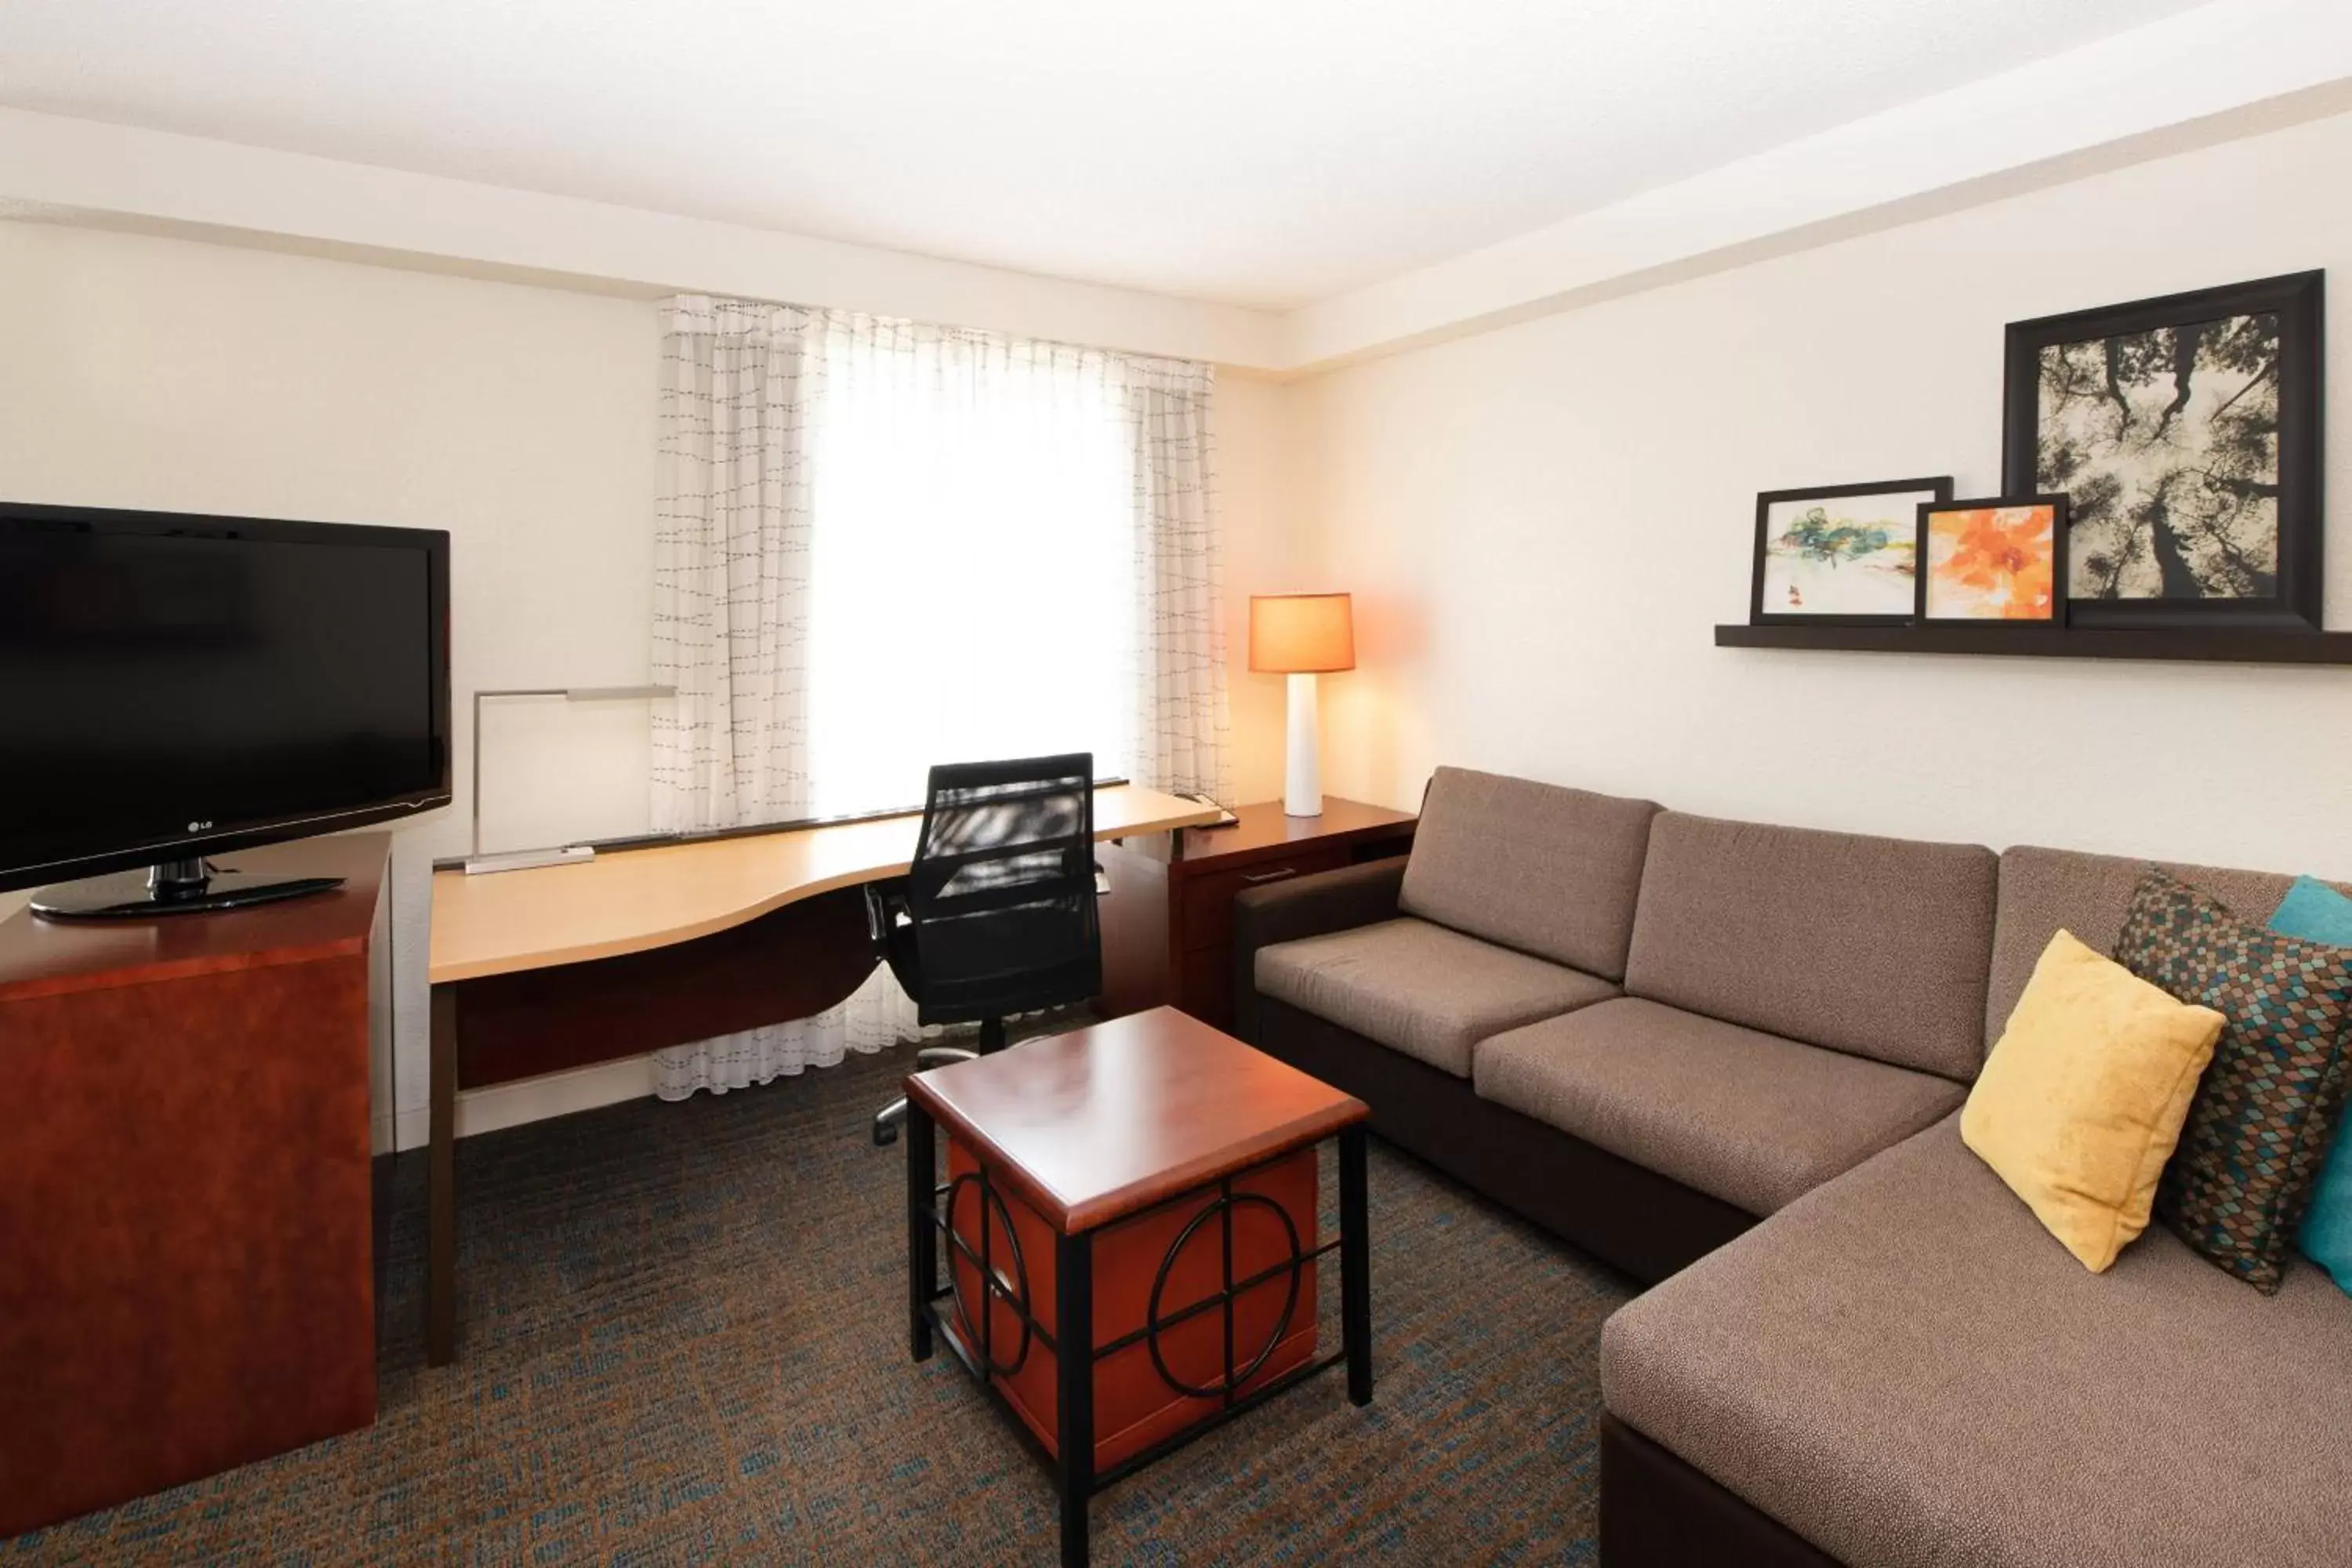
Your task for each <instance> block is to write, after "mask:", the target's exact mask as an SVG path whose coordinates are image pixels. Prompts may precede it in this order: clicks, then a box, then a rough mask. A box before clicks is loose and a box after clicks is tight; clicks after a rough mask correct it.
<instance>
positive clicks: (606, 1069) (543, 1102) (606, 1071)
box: [376, 1056, 654, 1149]
mask: <svg viewBox="0 0 2352 1568" xmlns="http://www.w3.org/2000/svg"><path fill="white" fill-rule="evenodd" d="M653 1091H654V1058H652V1057H651V1056H642V1057H620V1058H615V1059H614V1060H612V1061H609V1062H598V1063H596V1064H595V1065H594V1066H593V1067H584V1068H572V1069H571V1070H570V1071H568V1072H554V1073H548V1074H546V1075H545V1076H544V1077H541V1078H527V1079H520V1080H519V1081H517V1082H514V1083H499V1084H492V1085H490V1086H489V1087H488V1088H487V1089H467V1090H465V1091H464V1092H463V1093H461V1094H459V1095H458V1096H457V1136H458V1137H460V1138H470V1137H472V1136H473V1135H474V1134H475V1133H477V1132H496V1131H499V1130H500V1129H501V1128H507V1127H520V1126H521V1125H522V1124H523V1123H524V1122H526V1121H545V1120H546V1119H547V1118H549V1117H551V1116H569V1115H571V1114H572V1112H573V1111H575V1110H595V1109H596V1108H597V1107H599V1106H604V1105H618V1104H619V1103H621V1101H623V1100H641V1099H643V1098H644V1097H645V1096H646V1095H649V1094H651V1093H652V1092H653ZM432 1128H433V1123H432V1115H431V1113H430V1112H429V1111H428V1110H426V1109H425V1107H424V1106H421V1105H420V1106H415V1107H414V1108H412V1109H409V1110H403V1111H402V1112H401V1113H400V1116H399V1119H398V1123H397V1126H396V1129H395V1131H396V1132H397V1135H398V1146H399V1147H400V1148H403V1149H421V1148H423V1147H424V1146H425V1142H427V1140H428V1139H430V1137H431V1136H432ZM385 1131H386V1129H385V1128H384V1127H383V1124H382V1123H381V1122H379V1123H378V1124H377V1129H376V1141H377V1146H378V1147H379V1148H382V1147H383V1145H384V1132H385Z"/></svg>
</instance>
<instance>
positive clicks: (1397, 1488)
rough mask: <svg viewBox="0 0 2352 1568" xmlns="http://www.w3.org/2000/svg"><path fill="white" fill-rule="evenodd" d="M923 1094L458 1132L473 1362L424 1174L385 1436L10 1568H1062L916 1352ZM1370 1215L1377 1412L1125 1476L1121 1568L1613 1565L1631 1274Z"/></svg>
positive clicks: (1350, 1414)
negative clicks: (427, 1216) (875, 1143)
mask: <svg viewBox="0 0 2352 1568" xmlns="http://www.w3.org/2000/svg"><path fill="white" fill-rule="evenodd" d="M904 1067H905V1064H904V1060H903V1058H901V1057H899V1056H898V1054H896V1053H892V1054H887V1055H885V1056H883V1057H879V1058H852V1059H851V1060H850V1061H849V1062H848V1063H847V1064H845V1065H844V1066H842V1067H839V1068H832V1069H829V1070H826V1071H823V1072H814V1073H810V1074H808V1075H807V1076H805V1077H803V1078H799V1079H788V1080H785V1081H783V1082H781V1083H778V1084H776V1085H773V1086H771V1087H770V1088H767V1089H754V1090H751V1091H750V1092H748V1093H739V1094H734V1095H730V1096H727V1097H725V1098H723V1099H716V1100H714V1099H711V1098H709V1097H707V1096H706V1097H699V1098H698V1099H696V1100H692V1101H690V1102H688V1103H687V1104H685V1105H661V1104H657V1103H656V1102H654V1101H651V1100H640V1101H636V1102H635V1103H631V1104H627V1105H621V1106H615V1107H614V1108H612V1109H610V1110H600V1111H593V1112H590V1113H587V1114H584V1115H579V1116H572V1117H567V1118H564V1119H562V1120H560V1121H546V1122H540V1123H537V1124H535V1125H532V1126H529V1127H523V1128H518V1129H515V1130H513V1131H507V1132H500V1133H494V1134H489V1135H487V1136H484V1137H479V1138H473V1139H468V1140H467V1141H466V1142H463V1143H461V1144H460V1145H459V1146H458V1173H459V1178H460V1181H461V1182H462V1184H463V1188H462V1190H463V1194H464V1196H463V1200H462V1205H461V1215H462V1219H461V1234H460V1245H461V1247H462V1248H463V1258H464V1262H463V1269H464V1273H463V1279H464V1291H465V1294H464V1303H465V1306H464V1328H463V1338H462V1340H461V1352H460V1359H459V1361H458V1363H457V1365H455V1366H453V1367H446V1368H441V1369H437V1370H427V1369H426V1368H425V1364H424V1347H423V1342H422V1337H421V1332H420V1330H419V1326H418V1298H419V1292H420V1289H421V1283H422V1249H421V1241H422V1236H421V1233H422V1229H423V1219H424V1213H423V1203H422V1193H421V1187H422V1182H423V1175H424V1165H423V1161H422V1159H421V1157H417V1156H410V1157H406V1158H404V1160H403V1161H402V1162H401V1168H400V1169H399V1170H398V1172H397V1173H396V1175H395V1179H394V1205H395V1206H394V1210H393V1220H392V1226H391V1234H390V1241H389V1246H388V1248H387V1260H386V1265H385V1272H386V1275H387V1282H386V1293H387V1299H386V1300H385V1302H384V1310H383V1337H382V1352H381V1353H382V1363H381V1364H382V1383H381V1388H382V1405H383V1412H382V1415H381V1417H380V1419H379V1420H378V1422H377V1424H376V1425H375V1426H373V1428H371V1429H370V1430H368V1431H365V1432H361V1433H355V1434H353V1435H352V1436H348V1437H343V1438H339V1439H337V1440H335V1441H332V1442H327V1443H321V1444H318V1445H315V1446H314V1447H310V1448H306V1449H303V1450H301V1451H299V1452H298V1453H294V1454H289V1455H287V1456H285V1457H283V1458H278V1459H274V1460H270V1461H268V1462H266V1463H263V1464H257V1465H252V1466H248V1467H247V1468H243V1469H240V1470H236V1471H233V1472H231V1473H230V1474H228V1475H225V1476H220V1477H215V1478H214V1479H210V1480H206V1481H202V1482H198V1483H196V1484H194V1485H192V1486H187V1487H183V1488H180V1489H176V1490H174V1491H171V1492H167V1493H164V1494H163V1495H161V1496H158V1497H153V1498H148V1499H145V1500H141V1501H138V1502H133V1503H130V1504H127V1505H125V1506H123V1507H121V1508H118V1509H112V1510H107V1511H104V1512H100V1513H97V1514H92V1515H89V1516H88V1517H86V1518H83V1519H80V1520H77V1521H72V1522H70V1523H68V1524H65V1525H61V1526H58V1527H57V1528H55V1529H52V1530H48V1531H39V1532H37V1533H35V1534H32V1535H26V1536H22V1537H19V1538H17V1539H16V1540H14V1541H9V1542H0V1563H5V1564H15V1563H426V1562H431V1563H534V1564H538V1563H627V1564H655V1563H728V1562H750V1563H851V1564H866V1563H956V1564H961V1565H977V1564H997V1563H1006V1564H1026V1563H1041V1564H1042V1563H1052V1562H1054V1561H1055V1529H1054V1511H1053V1508H1054V1502H1053V1494H1052V1491H1051V1489H1049V1487H1048V1486H1047V1484H1046V1482H1045V1478H1044V1476H1043V1474H1042V1473H1041V1472H1040V1471H1039V1470H1038V1469H1037V1468H1036V1466H1035V1463H1034V1460H1032V1459H1031V1458H1030V1457H1029V1456H1028V1454H1027V1452H1026V1451H1025V1450H1024V1448H1023V1447H1020V1446H1019V1444H1018V1443H1016V1441H1015V1440H1014V1439H1013V1437H1012V1436H1011V1435H1010V1434H1009V1433H1008V1432H1006V1431H1004V1430H1003V1428H1002V1427H1001V1426H999V1424H998V1421H999V1418H998V1417H997V1416H996V1415H994V1414H993V1413H992V1410H991V1409H990V1407H989V1406H988V1405H985V1404H984V1403H983V1401H982V1396H981V1394H979V1392H978V1391H977V1390H976V1389H974V1388H973V1387H972V1386H971V1384H970V1383H969V1382H968V1381H967V1380H966V1378H965V1377H964V1375H963V1373H962V1372H961V1369H960V1368H958V1367H957V1366H956V1364H955V1363H954V1361H953V1360H952V1358H950V1357H949V1356H947V1355H945V1354H941V1355H940V1356H938V1357H935V1358H934V1359H933V1360H932V1361H930V1362H929V1363H926V1364H924V1365H922V1366H917V1365H915V1364H913V1363H910V1362H909V1361H908V1359H907V1353H906V1343H905V1337H904V1332H905V1331H904V1320H903V1316H902V1314H903V1311H904V1302H905V1295H904V1292H905V1289H906V1287H905V1274H904V1264H903V1260H902V1251H903V1247H904V1240H903V1237H904V1234H905V1233H904V1231H903V1229H902V1228H901V1220H900V1208H899V1202H900V1194H901V1193H902V1192H903V1190H904V1189H903V1186H902V1182H903V1169H904V1167H903V1165H902V1163H901V1159H902V1155H901V1152H900V1151H899V1150H898V1149H892V1150H889V1151H887V1152H886V1151H882V1150H877V1149H875V1148H874V1147H872V1146H871V1144H870V1143H868V1142H867V1140H866V1118H867V1116H868V1115H869V1114H870V1113H871V1111H872V1110H873V1109H874V1107H875V1106H876V1105H877V1103H879V1102H880V1101H881V1100H884V1099H886V1098H887V1096H888V1094H889V1093H890V1092H891V1090H892V1089H893V1086H894V1084H895V1082H896V1080H897V1079H898V1076H899V1075H900V1073H902V1072H903V1071H904ZM1330 1188H1331V1182H1330V1180H1329V1172H1328V1169H1327V1172H1326V1182H1325V1191H1326V1194H1327V1202H1328V1194H1329V1192H1330ZM1371 1202H1372V1222H1373V1254H1372V1290H1373V1297H1372V1304H1373V1314H1374V1321H1375V1324H1376V1338H1377V1360H1376V1362H1375V1368H1376V1373H1377V1375H1378V1378H1379V1387H1378V1391H1377V1394H1376V1397H1375V1399H1374V1402H1373V1404H1372V1405H1371V1407H1370V1409H1368V1410H1357V1409H1355V1408H1353V1407H1352V1406H1350V1405H1349V1404H1348V1403H1347V1397H1346V1388H1345V1380H1344V1374H1343V1373H1338V1372H1333V1373H1326V1374H1324V1376H1323V1377H1321V1378H1319V1379H1318V1380H1316V1381H1315V1382H1313V1383H1311V1384H1307V1386H1305V1387H1303V1388H1300V1389H1297V1390H1293V1391H1292V1392H1290V1393H1289V1394H1285V1395H1284V1396H1283V1397H1282V1398H1280V1399H1278V1400H1276V1401H1274V1402H1273V1403H1271V1404H1269V1405H1265V1406H1264V1407H1262V1408H1261V1409H1259V1410H1258V1411H1256V1412H1255V1413H1253V1414H1252V1415H1248V1416H1246V1417H1244V1419H1242V1420H1240V1421H1237V1422H1235V1423H1234V1424H1232V1425H1230V1426H1227V1427H1225V1428H1224V1429H1223V1430H1222V1431H1220V1432H1218V1433H1216V1434H1213V1435H1212V1436H1209V1437H1207V1438H1205V1439H1204V1440H1202V1442H1199V1443H1196V1444H1194V1445H1193V1446H1192V1447H1189V1448H1187V1449H1184V1450H1182V1451H1181V1452H1180V1453H1179V1454H1177V1455H1176V1456H1175V1457H1174V1458H1171V1459H1168V1460H1166V1461H1164V1462H1162V1463H1161V1464H1160V1465H1159V1466H1156V1467H1154V1468H1150V1469H1147V1470H1145V1471H1143V1472H1142V1473H1141V1474H1139V1475H1138V1476H1136V1477H1134V1478H1132V1479H1129V1480H1128V1481H1126V1482H1124V1483H1122V1484H1121V1485H1119V1486H1118V1487H1117V1488H1115V1489H1112V1490H1110V1491H1109V1492H1107V1493H1105V1494H1104V1495H1103V1496H1101V1497H1099V1498H1097V1500H1096V1501H1095V1504H1094V1510H1093V1520H1094V1531H1095V1542H1096V1548H1095V1561H1096V1562H1097V1563H1102V1564H1106V1565H1110V1564H1129V1563H1134V1564H1155V1565H1158V1564H1193V1563H1200V1564H1205V1563H1290V1564H1297V1563H1448V1564H1451V1563H1590V1562H1591V1561H1593V1560H1594V1551H1593V1544H1592V1531H1593V1500H1594V1492H1595V1485H1596V1479H1597V1477H1596V1448H1595V1444H1594V1438H1593V1433H1592V1423H1593V1420H1594V1416H1595V1413H1596V1412H1597V1410H1598V1409H1599V1405H1600V1394H1599V1388H1598V1385H1597V1382H1596V1374H1595V1347H1596V1345H1597V1343H1598V1337H1599V1331H1600V1325H1601V1319H1602V1318H1604V1317H1606V1316H1607V1315H1608V1314H1609V1312H1610V1311H1611V1310H1613V1309H1614V1308H1615V1307H1616V1306H1617V1304H1618V1303H1619V1302H1620V1301H1621V1300H1623V1299H1624V1297H1625V1295H1626V1293H1627V1289H1628V1288H1627V1286H1626V1283H1625V1282H1624V1281H1623V1280H1622V1279H1619V1278H1618V1277H1616V1276H1615V1275H1613V1274H1611V1273H1610V1272H1608V1271H1607V1270H1605V1269H1603V1268H1601V1267H1600V1266H1598V1265H1596V1264H1593V1263H1591V1262H1590V1261H1588V1260H1586V1259H1584V1258H1582V1257H1580V1255H1578V1254H1576V1253H1573V1252H1571V1251H1570V1250H1569V1249H1567V1248H1565V1247H1560V1246H1559V1245H1557V1244H1555V1243H1552V1242H1550V1241H1549V1240H1547V1239H1545V1238H1544V1237H1541V1236H1539V1235H1538V1233H1536V1232H1534V1231H1533V1230H1531V1229H1529V1228H1528V1227H1527V1226H1522V1225H1520V1224H1518V1223H1517V1221H1515V1220H1512V1219H1510V1218H1508V1217H1507V1216H1506V1215H1502V1214H1501V1213H1500V1212H1499V1211H1497V1210H1496V1209H1494V1208H1492V1207H1490V1206H1488V1205H1486V1204H1484V1203H1483V1202H1481V1201H1480V1200H1478V1199H1476V1198H1474V1197H1472V1196H1470V1195H1468V1194H1465V1193H1464V1192H1463V1191H1461V1190H1460V1189H1458V1188H1456V1187H1454V1186H1453V1185H1452V1184H1449V1183H1448V1182H1446V1181H1445V1180H1444V1179H1443V1178H1441V1177H1439V1176H1437V1175H1435V1174H1433V1173H1431V1172H1430V1171H1429V1170H1427V1169H1426V1168H1425V1167H1423V1166H1421V1165H1419V1164H1417V1163H1414V1162H1412V1161H1411V1160H1409V1159H1407V1158H1405V1157H1403V1156H1402V1155H1399V1154H1397V1153H1395V1152H1392V1151H1390V1150H1388V1149H1387V1148H1385V1147H1384V1146H1382V1145H1381V1144H1379V1143H1378V1142H1375V1144H1374V1146H1373V1151H1372V1162H1371ZM1327 1223H1328V1221H1327ZM1321 1295H1322V1297H1323V1300H1325V1301H1326V1302H1327V1303H1331V1304H1333V1305H1334V1306H1336V1299H1337V1297H1338V1295H1339V1292H1338V1291H1337V1290H1336V1289H1331V1290H1328V1291H1325V1292H1322V1293H1321ZM1324 1329H1325V1332H1326V1334H1327V1335H1328V1339H1327V1341H1326V1342H1327V1343H1328V1344H1331V1345H1335V1346H1336V1345H1337V1343H1338V1342H1339V1341H1338V1325H1337V1322H1336V1318H1335V1316H1334V1315H1331V1314H1329V1313H1327V1317H1326V1320H1325V1324H1324Z"/></svg>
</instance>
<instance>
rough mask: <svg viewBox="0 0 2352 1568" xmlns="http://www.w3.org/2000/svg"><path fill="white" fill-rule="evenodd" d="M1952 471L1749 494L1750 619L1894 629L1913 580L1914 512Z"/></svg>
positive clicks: (1909, 600) (1946, 484)
mask: <svg viewBox="0 0 2352 1568" xmlns="http://www.w3.org/2000/svg"><path fill="white" fill-rule="evenodd" d="M1951 499H1952V480H1951V476H1950V475H1948V474H1947V475H1944V476H1943V477H1941V478H1937V479H1882V480H1878V481H1876V482H1874V483H1871V484H1859V485H1817V486H1814V487H1812V488H1811V489H1794V490H1766V491H1764V492H1763V493H1762V494H1760V495H1759V496H1758V497H1757V498H1756V569H1755V576H1754V582H1753V585H1752V587H1751V588H1750V590H1749V595H1748V621H1749V623H1750V624H1751V625H1754V626H1777V625H1787V624H1790V623H1792V622H1793V623H1800V624H1805V625H1811V626H1901V625H1903V624H1904V623H1905V622H1906V621H1908V620H1909V619H1910V618H1911V616H1912V612H1913V606H1914V603H1915V600H1916V596H1917V586H1918V528H1919V509H1920V507H1922V506H1923V505H1932V504H1935V503H1937V502H1942V501H1948V500H1951Z"/></svg>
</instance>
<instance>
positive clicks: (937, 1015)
mask: <svg viewBox="0 0 2352 1568" xmlns="http://www.w3.org/2000/svg"><path fill="white" fill-rule="evenodd" d="M1094 837H1095V791H1094V758H1093V756H1092V755H1091V754H1090V753H1087V752H1074V753H1072V754H1070V755H1067V756H1058V757H1032V758H1028V759H1025V760H1023V761H1018V762H1005V763H953V764H950V765H946V766H941V767H935V768H933V769H932V770H931V775H930V788H929V794H928V796H927V798H926V801H925V804H924V806H923V827H922V836H921V838H920V840H919V843H918V845H917V847H916V851H915V861H914V865H913V866H912V868H910V869H909V870H908V877H907V909H908V914H909V915H911V916H912V917H913V920H914V925H915V931H914V937H915V942H916V946H917V949H918V951H919V954H920V964H921V970H922V983H923V988H924V994H922V995H920V996H919V997H917V999H916V1000H917V1001H918V1002H919V1003H920V1004H921V1005H922V1009H923V1013H924V1016H925V1017H926V1019H927V1021H940V1022H945V1021H950V1020H951V1019H952V1018H955V1017H963V1018H972V1017H992V1016H1008V1015H1010V1014H1012V1013H1016V1012H1027V1011H1029V1010H1031V1009H1033V1008H1037V1007H1046V1006H1053V1005H1058V1004H1060V1003H1064V1002H1076V1001H1082V1000H1084V999H1086V998H1087V997H1089V996H1092V995H1094V994H1096V993H1097V992H1098V991H1099V990H1100V989H1101V986H1102V932H1101V928H1100V925H1099V923H1098V920H1097V910H1096V907H1095V872H1094Z"/></svg>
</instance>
